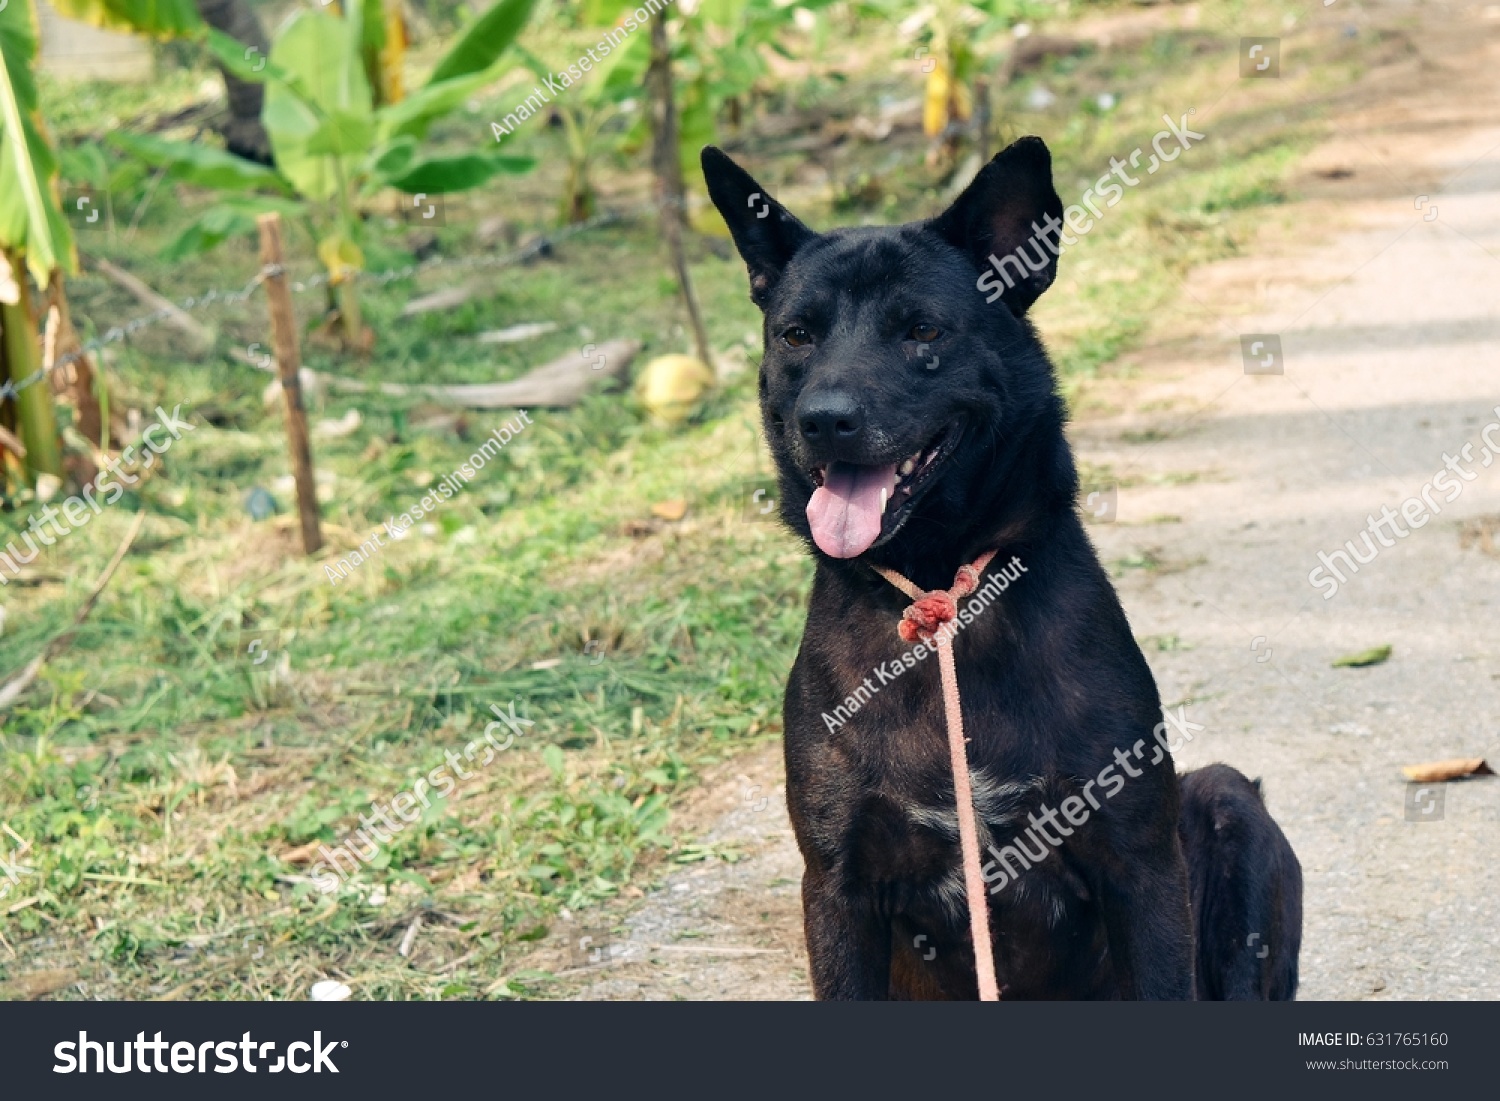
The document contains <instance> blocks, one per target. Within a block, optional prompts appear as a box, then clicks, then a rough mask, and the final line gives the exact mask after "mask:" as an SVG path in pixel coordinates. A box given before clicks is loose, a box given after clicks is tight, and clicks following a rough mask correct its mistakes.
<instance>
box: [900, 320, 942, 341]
mask: <svg viewBox="0 0 1500 1101" xmlns="http://www.w3.org/2000/svg"><path fill="white" fill-rule="evenodd" d="M908 335H909V336H910V338H911V339H912V340H915V341H917V342H918V343H921V344H931V343H932V342H933V341H934V340H936V339H937V338H938V337H940V336H942V335H943V334H942V333H940V332H938V327H937V326H936V325H929V324H928V323H927V322H925V321H918V322H917V323H916V324H915V325H913V326H912V327H911V332H910V333H909V334H908Z"/></svg>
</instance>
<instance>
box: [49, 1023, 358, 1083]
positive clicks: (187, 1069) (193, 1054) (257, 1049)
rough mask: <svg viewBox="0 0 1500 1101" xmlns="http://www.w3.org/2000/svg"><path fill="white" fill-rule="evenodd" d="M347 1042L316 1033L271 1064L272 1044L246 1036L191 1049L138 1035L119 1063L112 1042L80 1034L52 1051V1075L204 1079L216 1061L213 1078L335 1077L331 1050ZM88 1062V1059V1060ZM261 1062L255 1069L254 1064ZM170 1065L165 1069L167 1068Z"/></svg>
mask: <svg viewBox="0 0 1500 1101" xmlns="http://www.w3.org/2000/svg"><path fill="white" fill-rule="evenodd" d="M348 1046H349V1041H348V1040H329V1041H328V1042H327V1043H326V1044H325V1043H324V1042H323V1034H322V1033H321V1032H314V1033H313V1038H312V1042H311V1043H308V1042H307V1041H306V1040H294V1041H293V1042H292V1043H290V1044H288V1045H287V1047H286V1054H285V1055H278V1056H276V1061H275V1062H274V1063H273V1062H271V1056H272V1055H273V1054H274V1053H275V1051H276V1041H275V1040H266V1041H263V1042H261V1041H256V1040H252V1039H251V1038H250V1033H249V1032H246V1033H245V1034H244V1035H243V1036H241V1037H240V1038H239V1039H238V1040H223V1041H214V1040H205V1041H204V1042H203V1043H201V1044H196V1045H195V1044H192V1043H190V1042H189V1041H187V1040H177V1041H175V1042H174V1041H170V1040H163V1039H162V1038H161V1033H160V1032H158V1033H155V1035H154V1036H153V1038H152V1039H150V1040H148V1039H146V1034H145V1033H144V1032H137V1033H136V1034H135V1039H134V1040H122V1041H120V1061H119V1062H118V1063H116V1062H115V1041H114V1040H105V1041H103V1042H102V1043H101V1042H100V1041H98V1040H90V1039H89V1034H88V1032H86V1031H80V1032H79V1033H78V1039H77V1041H73V1040H63V1041H61V1042H59V1043H58V1044H57V1045H56V1046H55V1047H53V1049H52V1054H53V1055H54V1056H56V1058H57V1063H56V1064H55V1065H54V1066H53V1068H52V1073H53V1074H75V1073H76V1074H88V1073H89V1067H90V1065H92V1066H93V1069H94V1073H97V1074H106V1073H108V1074H129V1073H131V1072H132V1071H139V1072H140V1073H142V1074H150V1073H151V1072H152V1071H156V1072H157V1073H158V1074H165V1073H167V1071H169V1070H170V1071H171V1072H172V1073H173V1074H207V1073H208V1069H209V1066H208V1057H209V1055H210V1054H212V1055H213V1056H214V1060H215V1061H214V1066H213V1072H214V1073H215V1074H233V1073H234V1072H235V1071H237V1070H244V1071H245V1072H246V1073H247V1074H254V1073H256V1072H257V1071H260V1070H265V1071H266V1072H267V1073H269V1074H280V1073H281V1072H282V1071H283V1070H289V1071H291V1072H292V1073H293V1074H306V1073H307V1072H308V1071H312V1072H313V1073H314V1074H322V1073H323V1072H324V1071H327V1072H328V1073H329V1074H337V1073H338V1072H339V1068H338V1067H337V1066H335V1065H334V1062H333V1059H332V1058H331V1055H332V1053H333V1051H334V1049H335V1048H346V1047H348ZM90 1056H92V1058H90ZM257 1059H259V1060H260V1062H259V1065H257V1063H256V1060H257ZM168 1062H170V1063H171V1066H170V1067H169V1066H168V1065H167V1063H168Z"/></svg>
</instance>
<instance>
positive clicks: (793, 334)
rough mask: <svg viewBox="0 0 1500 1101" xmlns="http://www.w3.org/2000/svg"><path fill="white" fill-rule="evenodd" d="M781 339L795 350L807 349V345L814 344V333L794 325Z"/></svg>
mask: <svg viewBox="0 0 1500 1101" xmlns="http://www.w3.org/2000/svg"><path fill="white" fill-rule="evenodd" d="M781 339H782V340H784V341H786V342H787V343H788V344H790V345H791V346H792V347H793V348H805V347H806V346H807V345H809V344H811V343H812V333H810V332H808V331H807V330H806V329H804V328H803V327H802V326H801V325H793V326H792V327H791V328H790V329H788V330H787V331H786V332H784V333H782V334H781Z"/></svg>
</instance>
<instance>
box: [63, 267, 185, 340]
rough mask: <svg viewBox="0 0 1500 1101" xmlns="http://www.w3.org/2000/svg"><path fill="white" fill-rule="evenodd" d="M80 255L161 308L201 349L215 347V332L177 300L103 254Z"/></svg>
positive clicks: (152, 306)
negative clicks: (168, 296)
mask: <svg viewBox="0 0 1500 1101" xmlns="http://www.w3.org/2000/svg"><path fill="white" fill-rule="evenodd" d="M80 256H81V258H82V259H83V262H84V263H85V264H87V265H89V266H90V267H92V268H94V269H95V270H96V271H98V272H99V274H100V275H103V276H105V277H107V278H108V279H109V280H110V281H111V282H113V283H115V284H116V285H118V286H120V287H123V288H124V289H125V290H127V291H129V292H130V293H131V294H133V295H135V297H136V298H137V299H138V300H139V301H140V302H141V303H143V304H144V305H147V306H150V307H151V308H152V309H153V310H161V311H162V312H163V313H165V314H166V317H167V321H168V322H170V323H171V324H172V325H174V326H175V327H176V328H178V329H181V330H182V331H183V332H185V333H187V335H188V336H190V337H192V338H193V339H194V340H195V341H197V342H198V343H199V344H200V345H202V348H201V349H200V350H203V351H206V350H207V349H209V348H212V347H213V344H214V334H213V333H212V332H211V331H209V329H208V328H207V327H206V326H205V325H203V324H202V323H201V322H199V321H196V320H194V319H193V318H192V317H190V316H189V315H188V314H187V312H186V311H185V310H183V309H182V308H181V307H180V306H178V305H177V304H176V303H175V302H172V301H170V300H169V299H166V298H163V297H162V296H161V295H159V294H157V293H156V292H155V291H154V290H152V289H151V288H150V287H148V286H147V285H146V284H145V283H143V282H141V280H139V279H137V278H136V277H135V276H133V275H131V274H130V273H129V272H128V271H125V270H124V269H123V268H118V267H116V266H115V265H114V264H111V263H110V262H109V261H108V260H106V259H104V257H102V256H89V255H86V254H80Z"/></svg>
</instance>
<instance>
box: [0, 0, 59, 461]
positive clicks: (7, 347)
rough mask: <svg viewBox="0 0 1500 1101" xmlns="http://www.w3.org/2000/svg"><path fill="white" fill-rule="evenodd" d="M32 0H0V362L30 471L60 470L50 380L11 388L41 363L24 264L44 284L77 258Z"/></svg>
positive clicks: (23, 379) (33, 372)
mask: <svg viewBox="0 0 1500 1101" xmlns="http://www.w3.org/2000/svg"><path fill="white" fill-rule="evenodd" d="M37 43H38V35H37V18H36V10H35V8H34V7H33V6H32V0H11V2H10V3H9V4H6V5H3V6H0V368H3V376H4V392H5V395H6V396H8V397H9V398H10V399H11V400H12V401H14V402H15V424H16V427H17V428H18V429H19V434H20V439H21V443H22V445H23V446H24V447H25V449H26V455H25V466H24V468H23V470H24V471H25V473H26V474H27V475H29V476H31V477H34V476H36V475H38V474H51V475H54V476H60V475H61V474H62V449H61V446H60V444H59V440H58V432H57V415H56V411H55V410H54V408H53V404H52V388H51V387H50V386H49V385H47V384H46V383H45V381H43V382H40V383H37V382H35V380H33V384H32V385H28V386H26V387H25V389H20V390H18V389H17V387H18V384H20V383H21V382H23V381H25V380H32V376H33V375H34V374H35V372H36V371H37V369H38V368H39V367H40V365H41V358H42V357H41V349H40V347H39V345H38V340H37V318H36V313H35V311H34V310H33V308H32V303H31V292H30V288H29V286H28V283H27V278H26V275H27V272H30V273H31V277H32V279H33V280H35V282H36V285H37V286H39V287H42V288H46V287H48V286H49V284H51V283H52V282H53V280H54V279H58V278H60V277H61V274H62V272H63V270H64V269H67V270H76V269H77V259H76V257H75V255H74V252H73V240H72V236H71V234H70V233H69V232H68V225H67V222H66V221H64V219H63V216H62V212H61V211H60V210H59V209H58V206H57V203H56V201H55V195H54V188H53V185H54V182H55V180H56V177H57V158H56V156H55V155H54V153H53V151H52V146H51V143H50V142H49V141H48V139H47V135H46V131H45V129H44V127H43V124H42V118H41V113H40V111H39V109H38V100H37V88H36V82H35V80H34V79H33V77H32V73H31V66H32V63H33V62H34V61H35V60H36V56H37Z"/></svg>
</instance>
